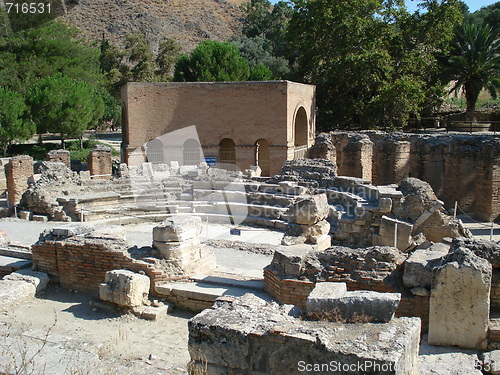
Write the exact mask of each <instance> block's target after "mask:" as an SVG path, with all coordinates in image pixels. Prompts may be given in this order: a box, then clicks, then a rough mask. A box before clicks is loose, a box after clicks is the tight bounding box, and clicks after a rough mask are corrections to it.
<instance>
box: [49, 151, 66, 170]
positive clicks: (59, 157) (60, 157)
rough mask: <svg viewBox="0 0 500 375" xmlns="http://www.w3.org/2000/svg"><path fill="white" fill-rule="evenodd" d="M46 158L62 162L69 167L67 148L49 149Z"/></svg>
mask: <svg viewBox="0 0 500 375" xmlns="http://www.w3.org/2000/svg"><path fill="white" fill-rule="evenodd" d="M46 160H47V161H51V162H59V163H64V164H65V165H66V167H68V168H71V159H70V152H69V151H67V150H50V151H49V152H48V153H47V155H46Z"/></svg>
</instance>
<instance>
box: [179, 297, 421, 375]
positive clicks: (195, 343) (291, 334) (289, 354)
mask: <svg viewBox="0 0 500 375" xmlns="http://www.w3.org/2000/svg"><path fill="white" fill-rule="evenodd" d="M245 297H246V296H243V297H240V298H238V297H236V298H234V299H233V301H228V302H218V303H216V305H215V307H214V308H213V309H206V310H204V311H203V312H201V313H200V314H198V315H196V316H195V317H194V318H192V319H191V320H190V321H189V323H188V327H189V344H188V345H189V353H190V355H191V360H192V365H193V367H194V368H195V369H200V370H202V369H206V370H205V372H201V373H207V374H245V375H250V374H270V375H278V374H280V375H281V374H289V375H299V374H306V373H307V374H319V373H320V372H321V373H323V371H307V370H306V369H305V367H302V366H303V365H305V364H323V363H324V364H335V365H342V366H345V367H344V368H339V367H337V369H336V370H333V369H331V371H324V373H337V374H347V373H350V372H351V371H350V370H348V369H352V368H359V367H357V366H359V364H365V363H366V364H369V365H370V366H376V367H378V368H379V369H381V368H382V366H384V367H383V368H384V370H375V369H372V368H370V369H369V368H366V370H365V371H363V370H362V369H361V371H353V372H352V373H356V374H361V373H362V374H394V375H396V374H400V375H403V374H407V375H410V374H412V375H413V374H417V373H418V369H417V358H418V348H419V345H418V343H419V339H420V319H418V318H400V319H393V320H392V321H391V322H390V323H382V324H349V325H342V324H338V325H334V326H332V325H331V323H329V322H311V321H307V320H300V319H296V318H294V317H292V316H290V315H288V314H286V312H284V311H282V310H281V308H280V307H279V305H277V304H276V303H266V302H265V301H262V302H258V301H255V300H249V299H248V298H247V299H245ZM193 373H194V372H193Z"/></svg>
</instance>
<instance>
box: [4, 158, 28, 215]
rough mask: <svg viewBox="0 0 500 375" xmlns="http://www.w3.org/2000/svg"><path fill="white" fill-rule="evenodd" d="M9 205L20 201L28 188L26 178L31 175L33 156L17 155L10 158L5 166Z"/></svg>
mask: <svg viewBox="0 0 500 375" xmlns="http://www.w3.org/2000/svg"><path fill="white" fill-rule="evenodd" d="M5 176H6V178H7V191H8V193H9V202H8V203H9V205H11V206H14V205H16V204H18V203H19V202H20V201H21V197H22V195H23V193H24V192H25V191H26V189H27V188H28V179H29V178H30V177H31V176H33V158H32V157H31V156H26V155H19V156H14V157H13V158H11V159H10V161H9V162H8V163H7V165H6V167H5Z"/></svg>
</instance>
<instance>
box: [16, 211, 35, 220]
mask: <svg viewBox="0 0 500 375" xmlns="http://www.w3.org/2000/svg"><path fill="white" fill-rule="evenodd" d="M18 215H19V219H21V220H28V221H29V220H31V217H32V216H33V212H31V211H19V213H18Z"/></svg>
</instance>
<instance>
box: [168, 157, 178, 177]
mask: <svg viewBox="0 0 500 375" xmlns="http://www.w3.org/2000/svg"><path fill="white" fill-rule="evenodd" d="M170 171H171V172H172V174H173V175H176V174H178V173H179V162H178V161H175V160H173V161H171V162H170Z"/></svg>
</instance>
